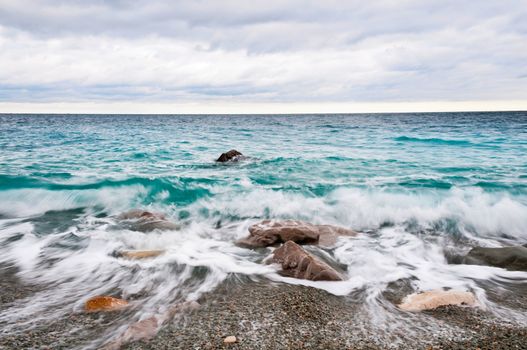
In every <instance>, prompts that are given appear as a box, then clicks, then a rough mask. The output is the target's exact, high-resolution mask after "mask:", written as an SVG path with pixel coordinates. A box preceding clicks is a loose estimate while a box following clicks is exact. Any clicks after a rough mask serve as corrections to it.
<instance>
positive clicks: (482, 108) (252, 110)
mask: <svg viewBox="0 0 527 350" xmlns="http://www.w3.org/2000/svg"><path fill="white" fill-rule="evenodd" d="M525 111H527V100H497V101H496V100H494V101H493V100H486V101H429V102H425V101H423V102H349V103H346V102H320V103H313V102H304V103H302V102H290V103H284V102H219V101H202V102H199V101H194V102H181V103H170V102H155V103H145V102H126V101H115V102H99V101H97V102H33V103H31V102H30V103H22V102H0V114H94V115H95V114H106V115H108V114H115V115H117V114H128V115H129V114H134V115H203V114H206V115H277V114H363V113H368V114H384V113H392V114H394V113H456V112H458V113H463V112H465V113H468V112H479V113H483V112H525Z"/></svg>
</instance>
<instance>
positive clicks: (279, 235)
mask: <svg viewBox="0 0 527 350" xmlns="http://www.w3.org/2000/svg"><path fill="white" fill-rule="evenodd" d="M356 234H357V233H356V232H355V231H353V230H350V229H346V228H343V227H338V226H331V225H313V224H310V223H307V222H303V221H298V220H284V221H275V220H264V221H262V222H259V223H257V224H254V225H252V226H251V227H249V236H248V237H246V238H244V239H241V240H239V241H238V242H237V244H238V245H239V246H242V247H246V248H260V247H268V246H272V245H277V244H280V243H283V242H287V241H293V242H295V243H298V244H317V243H319V244H322V245H326V246H328V245H331V244H334V243H335V241H336V239H337V237H338V236H355V235H356Z"/></svg>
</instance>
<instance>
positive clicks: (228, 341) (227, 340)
mask: <svg viewBox="0 0 527 350" xmlns="http://www.w3.org/2000/svg"><path fill="white" fill-rule="evenodd" d="M223 343H225V344H234V343H236V337H235V336H234V335H229V336H228V337H225V339H223Z"/></svg>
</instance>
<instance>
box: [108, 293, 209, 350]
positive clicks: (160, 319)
mask: <svg viewBox="0 0 527 350" xmlns="http://www.w3.org/2000/svg"><path fill="white" fill-rule="evenodd" d="M198 307H199V304H198V303H197V302H195V301H186V302H183V303H179V304H176V305H174V306H171V307H170V308H169V309H168V310H167V311H166V312H164V313H162V314H159V315H155V316H150V317H148V318H145V319H143V320H141V321H138V322H135V323H133V324H131V325H130V326H128V328H127V329H126V330H125V331H124V332H123V333H122V334H121V335H120V336H118V337H117V338H116V339H114V340H113V341H111V342H110V343H107V344H106V345H105V346H104V347H103V349H104V350H117V349H120V348H121V347H122V346H123V345H125V344H127V343H130V342H134V341H138V340H149V339H152V338H153V337H154V336H155V335H156V334H157V332H158V331H159V329H160V328H161V326H162V325H163V323H165V322H167V321H169V320H171V319H172V318H174V316H175V315H176V314H178V313H181V312H184V311H190V310H194V309H196V308H198Z"/></svg>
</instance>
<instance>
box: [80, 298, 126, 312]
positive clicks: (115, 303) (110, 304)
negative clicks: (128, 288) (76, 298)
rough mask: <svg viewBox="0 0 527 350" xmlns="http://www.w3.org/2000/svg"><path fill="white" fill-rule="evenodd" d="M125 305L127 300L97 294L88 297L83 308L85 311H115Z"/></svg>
mask: <svg viewBox="0 0 527 350" xmlns="http://www.w3.org/2000/svg"><path fill="white" fill-rule="evenodd" d="M127 306H128V302H127V301H126V300H123V299H118V298H114V297H110V296H104V295H99V296H96V297H93V298H90V299H88V301H86V303H85V304H84V310H85V311H87V312H98V311H116V310H121V309H123V308H125V307H127Z"/></svg>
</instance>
